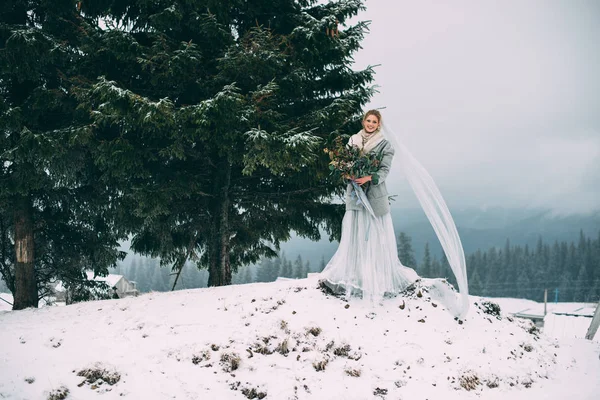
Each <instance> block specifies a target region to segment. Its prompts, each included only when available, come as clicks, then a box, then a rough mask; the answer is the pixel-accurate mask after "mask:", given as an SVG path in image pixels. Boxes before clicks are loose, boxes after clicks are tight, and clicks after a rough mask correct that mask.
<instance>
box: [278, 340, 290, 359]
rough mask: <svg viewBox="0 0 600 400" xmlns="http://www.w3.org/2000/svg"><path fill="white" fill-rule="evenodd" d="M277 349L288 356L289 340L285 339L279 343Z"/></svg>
mask: <svg viewBox="0 0 600 400" xmlns="http://www.w3.org/2000/svg"><path fill="white" fill-rule="evenodd" d="M275 351H276V352H278V353H279V354H282V355H284V356H286V355H287V354H288V353H289V352H290V349H289V347H288V340H287V339H284V340H283V341H282V342H281V343H279V345H278V346H277V348H276V349H275Z"/></svg>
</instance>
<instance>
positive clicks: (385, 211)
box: [322, 110, 418, 301]
mask: <svg viewBox="0 0 600 400" xmlns="http://www.w3.org/2000/svg"><path fill="white" fill-rule="evenodd" d="M380 127H381V114H380V113H379V111H377V110H371V111H368V112H367V113H366V114H365V116H364V118H363V129H362V130H361V131H360V132H358V133H357V134H355V135H353V136H352V137H351V138H350V141H349V142H348V145H349V146H356V147H358V148H359V149H360V150H361V153H364V154H366V153H376V154H382V155H383V158H382V159H381V163H380V167H379V171H378V177H379V180H378V182H377V185H374V184H373V182H372V177H371V176H370V175H369V176H364V177H360V178H357V179H355V182H356V183H357V184H358V185H361V186H363V185H369V187H368V188H367V189H366V197H367V199H368V200H369V203H370V205H371V208H372V210H373V213H371V212H369V210H367V209H366V208H365V207H364V206H363V205H362V204H360V202H359V201H357V200H358V197H357V195H356V193H353V191H354V189H353V187H352V185H351V184H350V183H349V184H348V187H347V189H346V213H345V215H344V219H343V221H342V236H341V241H340V245H339V247H338V249H337V252H336V253H335V255H334V256H333V258H332V259H331V260H330V261H329V263H328V264H327V266H326V267H325V269H324V270H323V272H322V276H323V278H324V281H323V283H325V284H326V285H327V286H328V287H329V288H330V289H331V290H333V291H334V292H336V293H344V294H345V295H346V296H347V297H349V296H351V295H353V294H354V295H362V297H363V298H369V299H371V300H375V301H377V300H379V299H380V298H382V297H383V296H384V295H386V294H395V293H399V292H401V291H402V290H404V289H406V287H407V286H409V285H410V284H411V283H413V282H414V281H415V280H416V279H418V275H417V274H416V272H415V271H414V270H412V269H411V268H407V267H405V266H403V265H402V263H401V262H400V260H399V259H398V252H397V247H396V235H395V233H394V226H393V224H392V217H391V214H390V206H389V200H388V192H387V187H386V183H385V180H386V178H387V175H388V173H389V170H390V168H391V165H392V159H393V157H394V149H393V148H392V146H391V144H390V143H389V142H388V141H387V140H386V139H385V138H384V137H383V135H382V133H381V131H380Z"/></svg>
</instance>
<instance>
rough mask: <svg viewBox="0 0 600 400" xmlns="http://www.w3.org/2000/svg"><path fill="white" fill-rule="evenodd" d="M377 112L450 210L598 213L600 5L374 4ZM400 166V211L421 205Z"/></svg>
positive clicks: (367, 15)
mask: <svg viewBox="0 0 600 400" xmlns="http://www.w3.org/2000/svg"><path fill="white" fill-rule="evenodd" d="M366 5H367V8H368V9H367V11H366V12H363V13H361V14H360V15H359V17H358V18H359V19H360V20H371V25H370V33H369V35H368V36H367V37H366V39H365V40H364V42H363V49H362V50H361V51H360V52H359V53H358V54H357V55H356V57H355V60H356V63H355V66H354V68H364V67H366V66H367V65H379V66H377V67H376V69H375V70H376V78H375V84H376V85H378V87H379V89H378V90H379V93H378V94H377V95H376V96H375V97H374V98H373V100H372V102H371V103H370V104H369V108H383V107H385V108H384V109H383V110H382V112H383V119H384V122H385V123H386V125H387V126H388V127H390V128H391V129H393V130H394V131H395V132H397V133H399V134H401V135H402V136H403V137H404V141H405V143H406V144H407V145H408V146H409V148H410V149H411V150H412V152H413V154H414V155H415V156H416V157H417V158H418V159H419V160H420V161H421V163H422V164H423V165H424V166H425V167H426V168H427V170H428V171H429V172H430V173H431V175H432V176H433V177H434V179H435V181H436V182H437V183H438V185H439V187H440V189H441V191H442V193H443V195H444V196H445V198H446V200H447V202H448V205H449V206H450V208H451V209H452V208H455V207H472V206H475V207H489V206H505V207H548V208H552V209H555V210H557V211H559V212H586V211H590V210H592V209H598V208H600V73H598V71H600V41H599V38H600V2H597V1H577V2H573V1H567V0H563V1H535V0H529V1H518V0H509V1H502V2H492V1H452V2H446V1H441V0H440V1H431V0H427V1H418V2H417V1H405V0H401V1H399V0H367V2H366ZM401 175H402V174H401V173H400V171H398V168H396V170H395V171H394V174H393V176H392V177H390V178H389V186H390V187H391V191H392V192H394V193H398V194H400V196H399V199H398V202H397V203H398V205H400V206H413V205H414V198H413V197H412V196H411V195H409V194H408V192H407V187H408V186H407V184H406V182H405V181H404V180H403V179H402V176H401Z"/></svg>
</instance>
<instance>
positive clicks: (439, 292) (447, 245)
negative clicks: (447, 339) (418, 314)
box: [381, 124, 469, 318]
mask: <svg viewBox="0 0 600 400" xmlns="http://www.w3.org/2000/svg"><path fill="white" fill-rule="evenodd" d="M381 131H382V133H383V135H384V137H385V139H386V140H387V141H388V142H390V144H391V145H392V147H393V148H394V150H395V153H396V154H395V157H394V158H395V162H396V163H398V164H399V166H400V167H401V168H402V171H403V173H404V174H405V176H406V178H407V180H408V182H409V184H410V186H411V188H412V189H413V191H414V193H415V195H416V197H417V199H418V200H419V203H420V204H421V207H422V208H423V211H424V212H425V215H427V218H428V219H429V222H430V223H431V225H432V226H433V229H434V231H435V233H436V235H437V237H438V239H439V241H440V243H441V245H442V248H443V249H444V253H445V254H446V258H447V259H448V263H449V264H450V267H451V268H452V272H453V273H454V276H455V277H456V281H457V283H458V289H459V293H456V292H455V291H454V290H453V289H452V287H451V286H450V285H449V284H448V283H447V282H446V281H444V280H439V279H436V280H433V283H432V285H431V289H430V294H431V295H432V297H433V298H436V299H437V300H438V301H440V302H441V303H442V304H444V305H445V306H446V308H447V309H448V310H449V311H450V313H452V314H453V315H455V316H456V317H459V318H463V317H464V316H465V315H466V314H467V311H468V310H469V287H468V282H467V268H466V263H465V253H464V250H463V247H462V243H461V241H460V237H459V236H458V231H457V230H456V225H455V224H454V220H453V219H452V215H451V214H450V211H449V210H448V207H447V206H446V202H445V201H444V199H443V197H442V194H441V193H440V191H439V189H438V187H437V185H436V184H435V182H434V181H433V178H432V177H431V175H429V173H428V172H427V170H426V169H425V168H424V167H423V166H422V165H421V163H419V161H417V159H416V158H415V157H414V156H413V155H412V154H411V152H410V151H409V150H408V148H407V147H406V146H405V145H404V144H403V142H402V139H401V137H400V134H399V133H398V132H395V131H392V130H391V129H390V127H389V126H385V125H383V124H382V126H381ZM398 164H396V165H398ZM400 261H402V260H400Z"/></svg>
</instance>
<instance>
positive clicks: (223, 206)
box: [208, 161, 231, 286]
mask: <svg viewBox="0 0 600 400" xmlns="http://www.w3.org/2000/svg"><path fill="white" fill-rule="evenodd" d="M216 174H217V175H216V176H215V178H216V185H215V191H214V199H213V200H212V202H211V235H210V237H211V238H210V243H209V244H208V254H209V265H208V286H225V285H231V265H230V262H229V238H230V234H229V203H230V200H229V186H230V184H231V165H230V164H229V162H228V161H225V162H223V163H221V165H220V168H219V169H218V171H217V172H216Z"/></svg>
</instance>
